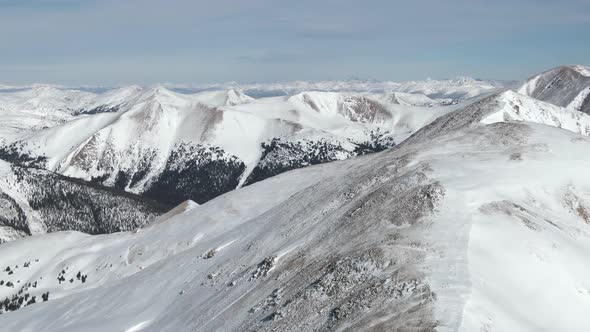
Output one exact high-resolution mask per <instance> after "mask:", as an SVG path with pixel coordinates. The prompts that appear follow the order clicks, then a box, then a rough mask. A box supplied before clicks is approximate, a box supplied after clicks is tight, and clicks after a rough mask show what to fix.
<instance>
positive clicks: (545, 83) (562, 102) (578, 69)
mask: <svg viewBox="0 0 590 332" xmlns="http://www.w3.org/2000/svg"><path fill="white" fill-rule="evenodd" d="M589 73H590V71H589V70H588V68H586V67H584V66H581V65H575V66H561V67H557V68H553V69H551V70H548V71H546V72H544V73H541V74H539V75H535V76H533V77H531V78H530V79H528V80H527V81H525V82H524V83H523V84H522V85H521V87H520V88H519V89H518V92H519V93H521V94H524V95H527V96H531V97H533V98H536V99H539V100H542V101H546V102H549V103H552V104H554V105H557V106H561V107H567V108H569V109H572V110H575V111H580V112H584V113H588V114H590V98H589V97H588V89H589V88H590V75H589Z"/></svg>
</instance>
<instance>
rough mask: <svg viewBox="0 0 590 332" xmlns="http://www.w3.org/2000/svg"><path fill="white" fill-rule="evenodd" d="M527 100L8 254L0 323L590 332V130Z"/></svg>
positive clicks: (75, 327)
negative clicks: (150, 218) (551, 116)
mask: <svg viewBox="0 0 590 332" xmlns="http://www.w3.org/2000/svg"><path fill="white" fill-rule="evenodd" d="M523 98H524V99H523ZM525 102H526V97H523V96H520V95H517V94H514V93H511V92H505V93H502V94H498V95H494V96H491V97H489V98H486V99H483V100H481V101H479V102H477V103H474V104H472V105H471V106H470V107H468V108H464V109H461V110H458V111H456V112H453V113H449V114H447V115H445V116H443V117H441V118H439V119H437V120H436V121H434V122H433V123H432V124H430V125H428V126H427V127H425V128H424V129H422V130H421V131H420V132H418V133H416V134H415V135H413V136H412V137H410V138H409V139H408V140H406V141H405V142H404V143H403V144H401V145H399V146H398V147H396V148H394V149H391V150H387V151H384V152H381V153H377V154H371V155H367V156H363V157H360V158H353V159H349V160H346V161H340V162H335V163H330V164H325V165H318V166H314V167H309V168H303V169H299V170H295V171H292V172H288V173H285V174H281V175H278V176H275V177H273V178H270V179H267V180H264V181H261V182H258V183H256V184H253V185H251V186H248V187H244V188H241V189H239V190H236V191H232V192H230V193H227V194H225V195H223V196H220V197H218V198H216V199H213V200H211V201H209V202H207V203H206V204H204V205H201V206H196V205H194V204H191V203H185V204H183V205H182V206H179V207H178V208H176V209H175V210H174V211H171V212H170V213H168V214H167V215H166V216H163V217H161V218H160V219H157V220H156V221H154V222H153V223H152V224H150V225H149V226H147V227H145V228H143V229H141V230H140V231H138V232H134V233H118V234H111V235H104V236H88V235H83V234H80V233H75V232H67V233H54V234H48V235H44V236H39V237H33V238H27V239H24V240H19V241H15V242H11V243H8V244H3V245H2V246H0V267H6V266H8V267H10V268H9V269H7V270H6V269H4V268H2V270H6V271H5V272H0V279H3V281H4V282H5V283H4V284H5V285H6V282H7V281H10V282H11V284H14V288H13V287H6V286H4V287H0V298H3V297H5V296H6V297H8V303H9V305H10V304H11V303H18V302H19V297H23V303H24V304H23V306H24V308H20V309H18V310H16V311H11V312H6V313H4V314H2V315H0V330H2V331H21V330H30V331H36V330H45V331H80V330H84V331H103V330H113V331H163V330H178V331H195V330H198V331H210V330H296V331H299V330H329V329H339V330H358V329H360V328H364V329H374V330H393V329H396V328H397V329H410V328H415V329H419V330H425V329H432V328H436V329H437V330H440V331H457V330H462V331H473V330H486V331H517V330H518V331H527V330H529V331H537V330H539V329H541V328H543V329H547V330H567V331H581V330H586V329H587V328H588V327H589V326H590V317H589V316H588V315H587V314H586V313H587V312H588V310H590V298H589V295H588V294H589V293H590V292H589V291H588V290H589V289H590V281H589V280H590V267H588V265H587V264H586V261H587V260H588V259H589V258H590V225H589V224H590V217H589V215H590V194H589V193H590V177H588V176H587V175H586V174H587V169H588V167H590V157H589V156H588V153H587V151H589V150H588V149H590V138H588V137H586V136H583V135H579V134H576V133H573V132H571V131H568V130H564V129H560V128H556V127H554V126H547V125H543V124H535V123H530V122H522V121H521V120H522V119H519V118H514V117H515V115H514V114H513V113H511V112H514V111H516V108H515V107H514V106H513V105H511V104H510V103H513V104H516V105H519V108H518V110H519V111H520V110H521V108H520V107H521V106H522V104H519V103H525ZM541 105H542V106H543V105H546V104H545V103H542V104H541ZM498 114H508V115H510V116H511V117H512V118H510V117H505V116H498ZM527 116H528V119H527V120H531V119H532V120H534V119H544V116H543V115H542V114H533V113H528V115H527ZM514 120H515V121H514ZM482 121H483V122H482ZM498 121H501V122H498ZM504 121H508V122H504ZM537 122H539V121H537ZM564 122H566V121H560V123H564ZM554 125H555V123H554ZM575 128H578V127H577V126H574V127H572V128H571V129H575ZM556 170H563V171H561V172H556ZM23 264H25V265H26V266H27V267H24V266H23ZM16 266H18V267H16ZM9 271H11V272H12V273H10V272H9ZM17 281H20V282H17ZM548 285H551V286H550V287H547V286H548ZM23 286H25V289H24V290H23V292H22V293H20V294H18V291H19V289H21V288H22V287H23ZM540 289H543V291H539V290H540ZM25 294H28V295H25ZM44 294H46V295H45V296H43V295H44ZM13 295H16V297H15V299H16V300H15V301H16V302H14V301H12V298H11V297H12V296H13ZM25 296H26V297H27V300H24V297H25ZM32 296H35V297H36V298H35V302H37V303H34V304H33V303H31V304H30V305H26V303H27V301H30V299H31V297H32ZM43 297H45V299H47V300H48V301H46V302H43ZM39 302H42V303H39ZM556 303H559V304H561V305H555V304H556ZM12 308H16V305H14V306H13V307H12Z"/></svg>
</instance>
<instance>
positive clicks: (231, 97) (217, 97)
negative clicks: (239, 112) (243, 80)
mask: <svg viewBox="0 0 590 332" xmlns="http://www.w3.org/2000/svg"><path fill="white" fill-rule="evenodd" d="M191 97H192V98H193V99H194V100H195V101H197V102H199V103H201V104H204V105H207V106H211V107H220V106H236V105H241V104H246V103H250V102H252V101H254V100H255V99H254V98H252V97H250V96H248V95H246V94H245V93H243V92H242V91H240V90H239V89H235V88H231V89H228V90H220V91H203V92H198V93H195V94H192V95H191Z"/></svg>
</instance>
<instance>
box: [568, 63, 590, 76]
mask: <svg viewBox="0 0 590 332" xmlns="http://www.w3.org/2000/svg"><path fill="white" fill-rule="evenodd" d="M572 69H574V70H575V71H577V72H578V73H580V75H582V76H586V77H590V68H588V67H585V66H582V65H575V66H572Z"/></svg>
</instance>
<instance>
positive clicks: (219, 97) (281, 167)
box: [11, 86, 459, 203]
mask: <svg viewBox="0 0 590 332" xmlns="http://www.w3.org/2000/svg"><path fill="white" fill-rule="evenodd" d="M399 96H401V98H402V99H403V103H402V104H403V105H402V104H400V101H399V99H394V98H393V97H392V95H391V94H369V93H336V92H318V91H308V92H302V93H299V94H296V95H293V96H290V97H274V98H261V99H254V98H251V97H249V96H247V95H245V94H243V93H241V92H239V91H237V90H228V91H212V92H211V91H209V92H200V93H195V94H183V93H177V92H174V91H171V90H169V89H167V88H165V87H161V86H160V87H154V88H150V89H143V88H140V87H129V88H125V89H119V90H114V91H110V92H107V93H104V94H101V95H98V97H97V98H96V99H95V101H94V102H93V103H91V104H89V105H87V106H86V108H84V109H83V110H81V111H80V112H78V113H77V114H82V115H76V116H73V117H72V119H71V120H70V121H68V122H66V123H64V124H62V125H58V126H53V127H50V128H46V129H43V130H38V131H34V132H32V133H27V134H24V135H21V137H20V138H18V139H14V140H13V143H12V145H11V148H12V147H15V148H17V149H18V150H20V151H21V152H22V153H23V154H26V155H31V156H35V157H37V156H40V157H43V158H44V159H43V164H40V165H37V166H40V167H45V168H47V169H49V170H52V171H56V172H59V173H61V174H64V175H67V176H71V177H77V178H81V179H84V180H87V181H98V182H99V183H101V184H104V185H108V186H116V187H118V188H122V189H125V190H128V191H131V192H134V193H138V194H146V193H147V194H150V195H157V197H153V198H156V199H159V198H160V197H168V198H170V199H174V203H179V202H181V201H184V200H186V199H193V200H195V201H197V202H199V203H203V202H204V201H206V200H207V199H210V198H211V196H210V195H213V197H214V196H215V195H217V194H219V193H223V192H226V191H229V190H233V189H235V188H236V187H238V186H241V185H244V184H248V183H252V182H254V181H258V180H260V179H263V178H266V177H268V176H272V175H275V174H278V172H282V171H287V170H290V169H292V168H296V167H303V166H306V165H311V164H316V163H320V162H327V161H332V160H341V159H344V158H348V157H351V156H356V155H358V154H364V153H368V152H372V151H380V150H382V149H384V148H387V147H390V146H392V145H394V144H397V143H399V142H401V141H402V140H404V139H405V138H406V137H408V136H409V135H411V134H412V133H413V132H415V131H416V130H418V129H419V128H420V127H421V126H423V125H424V124H426V123H428V122H429V121H432V120H433V119H435V118H436V117H437V116H440V115H441V114H444V113H446V112H449V111H451V110H453V109H455V108H457V107H459V106H458V105H454V106H445V105H443V103H439V102H436V101H434V100H431V99H429V98H428V97H425V96H423V95H422V96H421V95H416V96H413V95H410V94H400V95H399ZM97 101H99V102H100V103H98V102H97ZM424 103H427V104H428V105H427V106H429V107H425V105H424ZM416 104H417V105H419V106H415V105H416ZM101 105H102V106H101ZM271 142H275V143H271ZM195 158H204V160H201V159H199V160H195ZM213 166H215V167H213ZM215 169H217V170H215ZM221 170H223V171H224V172H228V173H227V174H225V175H223V174H221V173H220V172H221ZM174 172H176V173H177V174H185V175H183V176H180V175H177V176H175V175H174ZM252 172H254V173H255V175H254V176H252V177H250V174H251V173H252ZM214 173H215V174H214ZM217 173H219V174H217ZM224 176H225V179H224ZM185 177H186V180H187V181H189V182H187V183H184V184H182V183H180V182H179V181H180V179H181V178H183V179H184V178H185ZM190 181H194V182H195V186H197V187H199V188H200V189H199V190H200V191H201V193H200V194H198V195H197V194H196V193H195V192H193V193H192V194H191V195H189V196H184V197H182V196H181V197H178V198H177V196H176V195H175V194H171V193H168V194H167V191H170V190H172V191H175V192H176V191H180V192H182V190H188V188H192V187H194V186H193V185H192V184H191V183H192V182H190ZM220 181H221V182H220ZM164 182H165V183H169V184H170V185H172V186H173V187H171V188H167V189H166V188H162V187H161V186H160V185H159V184H161V183H164ZM197 183H200V184H199V185H197ZM181 187H184V188H185V189H181ZM155 188H158V189H157V190H156V189H155ZM191 192H192V190H191ZM207 192H208V193H207ZM185 194H186V193H185ZM195 195H197V196H195ZM167 203H170V202H167Z"/></svg>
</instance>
